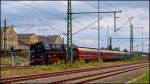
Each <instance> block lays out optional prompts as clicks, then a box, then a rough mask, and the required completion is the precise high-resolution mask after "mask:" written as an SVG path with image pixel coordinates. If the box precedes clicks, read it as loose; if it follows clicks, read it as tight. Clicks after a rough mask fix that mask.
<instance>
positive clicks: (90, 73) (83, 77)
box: [0, 62, 148, 83]
mask: <svg viewBox="0 0 150 84" xmlns="http://www.w3.org/2000/svg"><path fill="white" fill-rule="evenodd" d="M144 67H148V63H144V62H143V63H134V64H122V65H113V66H105V67H98V68H88V69H78V70H71V71H62V72H55V73H46V74H33V75H29V76H19V77H11V78H1V79H0V83H11V82H19V83H22V82H23V83H24V82H25V83H26V82H27V83H29V82H33V83H34V81H32V80H35V81H36V79H41V80H42V79H43V78H45V79H47V78H48V81H47V82H48V83H70V82H73V81H74V83H86V82H90V81H93V80H97V79H101V78H106V77H109V76H112V75H117V74H121V73H125V72H128V71H132V70H137V69H140V68H144ZM97 71H99V72H97ZM85 73H86V74H85ZM75 74H76V75H75ZM78 74H80V75H78ZM69 75H70V76H69ZM73 75H74V76H73ZM61 76H62V79H61V78H59V77H61ZM65 76H67V77H66V78H65ZM53 79H58V80H53ZM37 82H38V81H37ZM38 83H39V82H38Z"/></svg>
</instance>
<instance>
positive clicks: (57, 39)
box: [38, 35, 64, 44]
mask: <svg viewBox="0 0 150 84" xmlns="http://www.w3.org/2000/svg"><path fill="white" fill-rule="evenodd" d="M38 40H39V41H42V42H43V43H50V44H63V43H64V38H61V36H60V35H49V36H47V37H45V36H38Z"/></svg>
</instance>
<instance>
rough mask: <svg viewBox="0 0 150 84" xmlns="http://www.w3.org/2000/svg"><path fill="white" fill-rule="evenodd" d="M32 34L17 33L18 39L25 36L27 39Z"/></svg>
mask: <svg viewBox="0 0 150 84" xmlns="http://www.w3.org/2000/svg"><path fill="white" fill-rule="evenodd" d="M32 35H33V34H18V38H19V39H22V38H23V39H25V38H27V39H29V38H30V37H31V36H32Z"/></svg>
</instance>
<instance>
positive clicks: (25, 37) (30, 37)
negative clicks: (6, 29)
mask: <svg viewBox="0 0 150 84" xmlns="http://www.w3.org/2000/svg"><path fill="white" fill-rule="evenodd" d="M18 41H19V42H22V43H23V44H25V45H30V44H33V43H37V42H38V36H37V35H36V34H35V33H32V34H18Z"/></svg>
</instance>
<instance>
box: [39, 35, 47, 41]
mask: <svg viewBox="0 0 150 84" xmlns="http://www.w3.org/2000/svg"><path fill="white" fill-rule="evenodd" d="M38 40H39V41H42V42H43V43H48V40H47V37H45V36H38Z"/></svg>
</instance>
